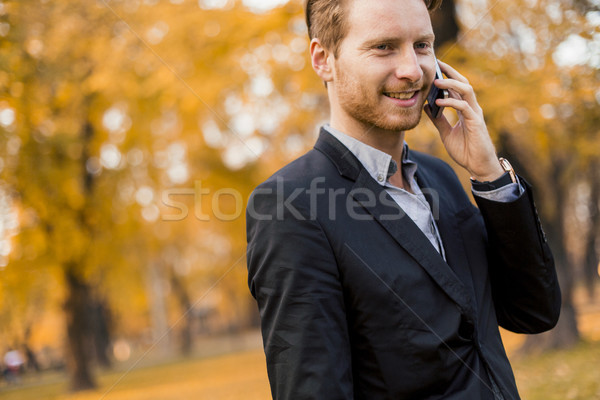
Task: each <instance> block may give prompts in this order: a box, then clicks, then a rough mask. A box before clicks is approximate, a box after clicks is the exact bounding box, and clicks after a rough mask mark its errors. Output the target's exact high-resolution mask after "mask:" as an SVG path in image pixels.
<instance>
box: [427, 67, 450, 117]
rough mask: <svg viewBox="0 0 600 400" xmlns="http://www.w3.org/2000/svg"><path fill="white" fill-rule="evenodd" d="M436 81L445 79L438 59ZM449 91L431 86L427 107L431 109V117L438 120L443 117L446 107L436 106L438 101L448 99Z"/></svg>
mask: <svg viewBox="0 0 600 400" xmlns="http://www.w3.org/2000/svg"><path fill="white" fill-rule="evenodd" d="M435 79H444V76H443V75H442V70H441V69H440V65H439V64H438V60H437V58H436V59H435ZM447 98H448V91H447V90H445V89H440V88H438V87H437V86H435V85H434V84H433V83H432V84H431V89H430V90H429V94H428V95H427V107H429V111H431V116H432V117H433V118H438V117H439V116H440V115H442V111H443V110H444V107H440V106H438V105H437V104H435V101H436V99H447Z"/></svg>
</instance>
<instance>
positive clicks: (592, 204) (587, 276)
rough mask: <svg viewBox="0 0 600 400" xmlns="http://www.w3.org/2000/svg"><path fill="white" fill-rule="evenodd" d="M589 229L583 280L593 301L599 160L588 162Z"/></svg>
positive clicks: (599, 218) (599, 233)
mask: <svg viewBox="0 0 600 400" xmlns="http://www.w3.org/2000/svg"><path fill="white" fill-rule="evenodd" d="M589 184H590V200H589V206H588V209H589V214H590V218H589V231H588V234H587V236H586V238H585V256H584V260H583V281H584V283H585V287H586V289H587V292H588V296H589V299H590V301H594V294H595V293H594V292H595V288H596V285H597V283H598V263H599V262H600V259H599V258H598V248H597V244H598V241H599V240H600V161H594V162H592V163H590V170H589Z"/></svg>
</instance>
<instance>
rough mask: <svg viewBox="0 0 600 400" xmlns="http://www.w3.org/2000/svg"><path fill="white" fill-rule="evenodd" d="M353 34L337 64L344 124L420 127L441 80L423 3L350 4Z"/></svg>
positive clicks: (358, 0)
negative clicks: (436, 77) (433, 86)
mask: <svg viewBox="0 0 600 400" xmlns="http://www.w3.org/2000/svg"><path fill="white" fill-rule="evenodd" d="M347 7H349V8H348V14H347V18H348V23H349V29H348V35H347V36H346V37H345V38H344V40H343V41H342V42H341V44H340V48H339V52H338V56H337V58H336V59H335V60H334V68H333V71H334V76H333V81H332V82H329V85H333V87H332V92H331V94H332V95H330V101H331V102H332V107H337V111H338V114H339V115H340V117H341V118H342V119H344V121H342V122H343V124H344V125H351V126H352V125H353V126H356V125H357V123H358V126H360V128H361V129H372V128H373V127H375V128H378V129H380V130H384V131H404V130H408V129H412V128H414V127H415V126H416V125H417V124H418V123H419V120H420V119H421V111H422V109H423V104H425V100H426V98H427V93H428V91H429V88H430V87H431V84H432V81H433V78H434V75H435V59H434V55H433V41H434V36H433V29H432V27H431V20H430V18H429V13H428V11H427V7H426V6H425V4H424V2H423V0H377V1H366V0H350V1H348V3H347Z"/></svg>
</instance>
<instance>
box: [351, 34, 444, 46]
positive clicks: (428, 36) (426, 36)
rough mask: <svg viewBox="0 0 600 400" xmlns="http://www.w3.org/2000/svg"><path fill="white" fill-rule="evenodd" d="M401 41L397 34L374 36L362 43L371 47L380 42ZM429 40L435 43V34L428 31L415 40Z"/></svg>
mask: <svg viewBox="0 0 600 400" xmlns="http://www.w3.org/2000/svg"><path fill="white" fill-rule="evenodd" d="M399 41H401V39H398V37H396V36H389V37H380V38H374V39H369V40H367V41H365V42H364V43H363V44H362V47H364V48H370V47H372V46H375V45H377V44H380V43H397V42H399ZM427 41H430V42H431V43H433V42H434V41H435V35H434V34H433V33H426V34H423V35H421V36H419V37H417V39H416V40H415V42H427Z"/></svg>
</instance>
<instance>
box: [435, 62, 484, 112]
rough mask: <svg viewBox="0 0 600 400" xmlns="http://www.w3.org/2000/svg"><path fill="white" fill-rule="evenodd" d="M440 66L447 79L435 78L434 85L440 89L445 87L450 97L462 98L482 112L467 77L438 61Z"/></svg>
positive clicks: (474, 108)
mask: <svg viewBox="0 0 600 400" xmlns="http://www.w3.org/2000/svg"><path fill="white" fill-rule="evenodd" d="M438 62H439V64H440V68H441V69H442V71H443V72H444V73H445V74H446V76H447V77H448V78H449V79H436V80H435V81H434V85H435V86H437V87H438V88H440V89H446V90H448V91H449V92H450V97H453V98H458V99H464V100H466V101H467V102H468V103H469V105H470V106H471V107H472V108H473V110H476V111H477V112H480V113H481V112H482V110H481V107H480V106H479V103H478V102H477V98H476V96H475V91H474V90H473V86H471V84H470V83H469V81H468V80H467V78H465V77H464V76H463V75H461V74H460V73H459V72H458V71H456V70H455V69H454V68H452V67H451V66H450V65H448V64H446V63H444V62H442V61H439V60H438Z"/></svg>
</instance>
